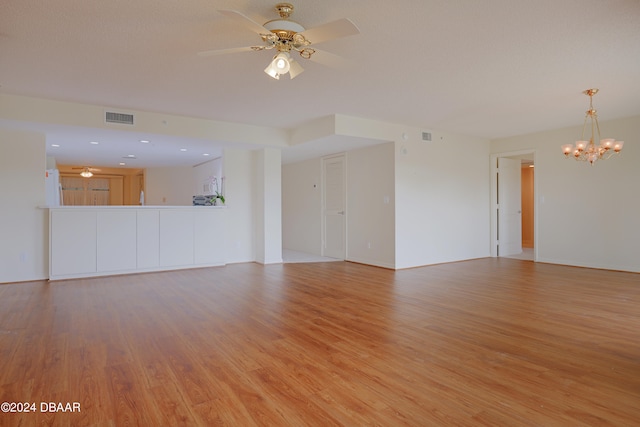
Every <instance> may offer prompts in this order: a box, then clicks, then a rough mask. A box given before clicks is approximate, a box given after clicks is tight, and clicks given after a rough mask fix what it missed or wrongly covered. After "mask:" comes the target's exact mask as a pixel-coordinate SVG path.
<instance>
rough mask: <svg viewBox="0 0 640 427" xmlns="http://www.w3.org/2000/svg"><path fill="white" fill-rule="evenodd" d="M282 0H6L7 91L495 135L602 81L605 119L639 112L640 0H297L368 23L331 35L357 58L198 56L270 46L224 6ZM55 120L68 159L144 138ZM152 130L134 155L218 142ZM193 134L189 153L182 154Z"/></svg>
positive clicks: (538, 126)
mask: <svg viewBox="0 0 640 427" xmlns="http://www.w3.org/2000/svg"><path fill="white" fill-rule="evenodd" d="M275 3H277V1H275V0H236V1H232V0H218V1H211V0H180V1H171V0H164V1H158V0H135V1H131V0H126V1H125V0H109V1H104V0H100V1H98V0H85V1H77V0H47V1H42V0H2V2H1V3H0V86H1V87H0V91H2V92H3V93H7V94H16V95H26V96H35V97H41V98H51V99H58V100H65V101H73V102H79V103H87V104H95V105H105V106H111V107H117V108H121V109H129V110H142V111H150V112H161V113H167V114H175V115H182V116H192V117H198V118H205V119H212V120H218V121H228V122H236V123H247V124H252V125H261V126H271V127H277V128H283V129H293V128H296V127H297V126H299V125H301V124H303V123H305V122H309V121H310V120H314V119H317V118H319V117H323V116H327V115H331V114H344V115H348V116H356V117H364V118H369V119H374V120H380V121H385V122H392V123H399V124H403V125H407V126H412V127H419V128H425V129H436V130H441V131H447V132H454V133H461V134H467V135H474V136H479V137H484V138H500V137H506V136H512V135H517V134H525V133H530V132H535V131H541V130H546V129H554V128H560V127H566V126H574V125H575V126H579V125H581V124H582V120H583V118H584V111H585V110H586V109H587V107H588V98H587V97H586V96H584V95H582V93H581V92H582V91H583V90H584V89H587V88H591V87H597V88H599V89H600V93H599V94H598V95H597V96H596V97H595V98H594V104H595V107H596V108H597V109H598V111H599V113H600V115H599V117H600V119H601V120H607V119H614V118H621V117H628V116H633V115H638V114H640V78H639V77H640V24H639V22H640V1H638V0H537V1H514V0H485V1H478V0H446V1H445V0H396V1H394V2H389V1H381V0H366V1H364V0H363V1H344V0H324V1H321V2H319V1H316V0H297V1H293V2H292V3H293V4H294V6H295V11H294V13H293V16H292V19H293V20H295V21H297V22H299V23H301V24H302V25H303V26H304V27H306V28H312V27H315V26H318V25H320V24H323V23H326V22H329V21H333V20H336V19H340V18H349V19H351V20H352V21H353V22H354V23H355V24H356V25H357V26H358V27H359V29H360V32H361V34H359V35H356V36H351V37H347V38H344V39H340V40H336V41H329V42H326V43H323V44H321V45H320V46H318V47H320V48H321V49H322V50H325V51H328V52H331V53H334V54H338V55H340V56H342V57H344V58H347V59H348V60H349V61H350V64H349V66H346V67H341V68H337V69H333V68H327V67H324V66H322V65H320V64H317V63H313V62H309V61H305V60H304V59H301V58H300V59H299V60H298V62H299V63H300V64H301V65H302V66H303V67H304V68H305V72H304V73H302V74H301V75H300V76H298V77H297V78H296V79H294V80H289V79H288V77H286V78H283V79H281V80H279V81H276V80H273V79H271V78H270V77H268V76H267V75H266V74H265V73H263V69H264V68H265V67H266V65H267V63H268V62H269V60H270V58H271V56H272V52H271V51H263V52H243V53H236V54H231V55H225V56H213V57H207V58H203V57H200V56H198V55H197V52H200V51H205V50H211V49H224V48H234V47H241V46H249V45H255V44H260V40H259V37H258V36H257V35H256V34H254V33H252V32H250V31H248V30H246V29H245V28H244V27H241V26H238V25H237V23H236V22H234V21H232V20H230V19H229V18H227V17H225V16H223V15H221V14H220V13H218V12H217V11H218V10H220V9H233V10H238V11H240V12H242V13H243V14H245V15H247V16H249V17H250V18H252V19H253V20H255V21H257V22H259V23H264V22H265V21H267V20H270V19H274V18H276V16H277V15H276V13H275V11H274V9H273V8H274V5H275ZM43 130H44V131H46V132H47V133H48V145H49V147H48V150H53V149H52V148H51V147H50V144H51V143H54V142H55V141H64V143H65V144H66V145H65V148H66V149H67V152H68V153H69V157H65V156H66V155H65V154H63V153H62V151H63V150H60V151H59V152H56V153H53V152H52V154H54V155H55V156H56V157H57V158H58V161H59V162H60V163H63V164H64V163H71V162H73V163H83V164H85V163H91V164H93V165H104V163H109V165H111V163H112V162H113V159H114V158H116V157H118V156H120V155H121V154H122V153H126V148H127V147H131V144H132V143H138V141H139V139H146V138H145V136H144V135H137V134H127V133H114V132H109V133H108V134H107V132H106V131H103V132H102V133H95V134H94V133H92V131H90V130H88V129H70V128H61V127H59V128H55V129H51V128H46V129H44V128H43ZM153 139H154V142H153V143H154V144H155V146H156V147H164V148H166V150H164V151H163V150H159V149H158V150H156V151H155V152H154V157H153V159H145V160H144V162H145V164H141V163H138V164H136V165H135V167H139V166H152V165H166V164H184V163H185V162H186V163H189V164H195V163H199V162H202V161H204V160H206V158H203V153H205V152H208V153H209V154H210V155H211V156H216V155H219V153H220V147H217V148H216V147H212V146H211V142H208V141H197V140H195V141H194V140H185V139H182V140H180V141H171V140H170V139H168V138H160V137H157V136H153ZM88 140H97V141H99V142H100V145H98V146H90V145H89V144H88ZM132 141H133V142H132ZM324 142H325V145H327V146H331V147H332V149H339V148H340V145H341V143H342V144H345V146H346V147H347V148H348V147H350V146H351V145H350V144H354V146H359V145H362V144H363V143H366V141H364V142H363V141H359V140H355V141H352V140H350V141H346V140H345V141H336V140H334V141H331V144H326V141H324ZM182 146H185V148H187V149H188V150H189V151H187V152H186V153H187V154H185V152H183V153H180V155H182V157H179V155H178V154H176V150H175V149H176V148H177V147H182ZM97 147H100V150H97V149H96V148H97ZM71 148H72V149H71ZM305 149H308V150H309V152H310V153H311V152H312V153H314V154H318V153H321V151H322V150H319V149H318V145H317V144H316V145H315V146H314V144H305V146H300V147H296V148H295V149H294V148H292V149H285V150H284V151H283V157H284V158H285V159H289V158H290V159H300V158H303V157H304V156H305V154H304V151H305ZM88 150H93V151H88ZM216 150H217V151H216ZM116 152H117V155H116V154H114V153H116ZM72 153H73V154H74V156H75V157H74V156H72V155H71V154H72ZM109 153H110V154H109ZM109 155H110V157H108V156H109ZM122 155H126V154H122ZM288 156H290V157H288ZM107 157H108V160H106V159H107ZM120 157H121V156H120ZM67 160H68V161H67Z"/></svg>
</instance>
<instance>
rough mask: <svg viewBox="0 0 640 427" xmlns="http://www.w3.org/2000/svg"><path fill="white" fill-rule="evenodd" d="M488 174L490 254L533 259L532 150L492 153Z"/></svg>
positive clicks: (535, 228) (535, 216) (535, 226)
mask: <svg viewBox="0 0 640 427" xmlns="http://www.w3.org/2000/svg"><path fill="white" fill-rule="evenodd" d="M491 177H492V179H491V256H492V257H509V258H518V259H524V260H531V261H535V260H536V259H537V257H538V256H537V249H536V242H537V235H538V233H537V231H538V230H537V219H536V218H537V214H536V212H537V207H536V200H537V197H536V187H537V186H536V182H537V176H536V174H535V151H533V150H530V151H529V150H527V151H519V152H509V153H499V154H493V155H492V156H491Z"/></svg>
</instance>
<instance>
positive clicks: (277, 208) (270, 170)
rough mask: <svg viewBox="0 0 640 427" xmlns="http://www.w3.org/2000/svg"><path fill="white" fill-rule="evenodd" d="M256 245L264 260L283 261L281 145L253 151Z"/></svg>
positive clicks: (256, 251)
mask: <svg viewBox="0 0 640 427" xmlns="http://www.w3.org/2000/svg"><path fill="white" fill-rule="evenodd" d="M253 162H254V168H253V170H254V180H255V181H254V188H255V190H256V191H255V192H254V199H253V203H254V218H255V222H254V247H255V260H256V261H257V262H259V263H261V264H275V263H281V262H282V196H281V193H282V178H281V177H282V161H281V156H280V149H276V148H263V149H260V150H255V151H254V152H253Z"/></svg>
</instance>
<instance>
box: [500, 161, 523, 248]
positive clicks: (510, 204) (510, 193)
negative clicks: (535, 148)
mask: <svg viewBox="0 0 640 427" xmlns="http://www.w3.org/2000/svg"><path fill="white" fill-rule="evenodd" d="M520 180H521V172H520V160H514V159H507V158H504V157H500V158H498V256H507V255H515V254H519V253H522V204H521V201H520V191H521V187H520Z"/></svg>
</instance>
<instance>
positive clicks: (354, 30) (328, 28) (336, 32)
mask: <svg viewBox="0 0 640 427" xmlns="http://www.w3.org/2000/svg"><path fill="white" fill-rule="evenodd" d="M300 34H302V35H303V36H304V38H305V39H307V40H309V41H310V42H311V44H314V45H315V44H318V43H323V42H326V41H328V40H333V39H337V38H340V37H346V36H353V35H355V34H360V30H359V29H358V27H356V24H354V23H353V22H351V21H350V20H349V19H347V18H343V19H338V20H337V21H333V22H328V23H326V24H323V25H320V26H318V27H314V28H310V29H308V30H305V31H303V32H302V33H300Z"/></svg>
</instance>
